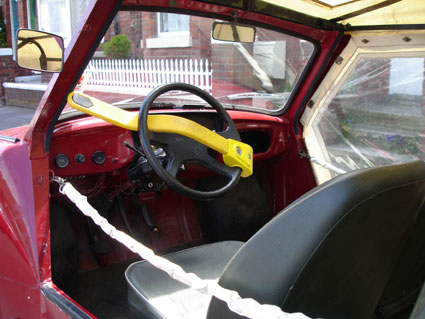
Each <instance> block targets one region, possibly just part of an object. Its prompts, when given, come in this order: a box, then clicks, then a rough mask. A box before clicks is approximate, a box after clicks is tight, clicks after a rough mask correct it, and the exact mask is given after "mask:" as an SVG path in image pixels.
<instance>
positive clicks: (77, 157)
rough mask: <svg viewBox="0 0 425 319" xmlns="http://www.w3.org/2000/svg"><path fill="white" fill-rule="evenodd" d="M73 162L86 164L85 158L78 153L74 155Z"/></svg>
mask: <svg viewBox="0 0 425 319" xmlns="http://www.w3.org/2000/svg"><path fill="white" fill-rule="evenodd" d="M75 161H76V162H77V163H80V164H83V163H85V162H86V157H85V156H84V155H83V154H80V153H78V154H77V155H75Z"/></svg>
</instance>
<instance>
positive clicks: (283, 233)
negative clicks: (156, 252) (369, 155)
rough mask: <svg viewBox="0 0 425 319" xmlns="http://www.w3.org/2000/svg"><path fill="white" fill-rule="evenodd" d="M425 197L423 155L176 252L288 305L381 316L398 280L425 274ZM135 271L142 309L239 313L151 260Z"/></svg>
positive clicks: (330, 313)
mask: <svg viewBox="0 0 425 319" xmlns="http://www.w3.org/2000/svg"><path fill="white" fill-rule="evenodd" d="M424 195H425V163H424V162H414V163H409V164H403V165H397V166H388V167H381V168H373V169H365V170H358V171H353V172H350V173H347V174H344V175H341V176H338V177H336V178H334V179H333V180H331V181H329V182H327V183H324V184H322V185H320V186H318V187H316V188H315V189H313V190H312V191H310V192H308V193H307V194H305V195H304V196H302V197H301V198H299V199H298V200H296V201H295V202H294V203H292V204H291V205H290V206H288V207H287V208H286V209H285V210H283V211H282V212H281V213H279V214H278V215H277V216H276V217H274V218H273V219H272V220H271V221H270V222H269V223H268V224H266V225H265V226H264V227H263V228H262V229H261V230H260V231H258V232H257V233H256V234H255V235H254V236H253V237H252V238H251V239H250V240H249V241H247V242H246V243H244V244H242V243H240V242H219V243H214V244H209V245H205V246H198V247H195V248H192V249H188V250H184V251H180V252H177V253H174V254H172V255H170V256H168V258H169V259H170V260H171V261H174V262H176V263H178V264H180V265H181V266H182V267H183V269H185V270H186V271H189V272H194V273H196V274H198V275H199V276H200V277H201V278H205V279H212V280H214V279H218V280H219V283H220V284H221V285H222V286H223V287H226V288H229V289H233V290H236V291H237V292H239V294H240V295H241V296H242V297H250V298H254V299H255V300H257V301H258V302H260V303H267V304H273V305H277V306H279V307H281V308H282V309H283V310H284V311H286V312H303V313H304V314H306V315H307V316H310V317H321V318H373V317H374V315H375V313H376V311H377V309H378V308H379V306H380V305H381V306H382V300H381V297H382V298H384V299H385V300H391V298H392V297H394V296H397V294H399V293H400V291H398V290H397V289H396V288H397V287H398V286H402V287H401V288H400V289H405V290H406V289H407V290H409V289H413V288H412V287H413V286H414V285H417V283H418V282H420V283H422V282H423V280H424V278H423V277H424V274H423V273H424V272H423V271H418V270H417V268H418V265H411V263H410V261H412V260H413V261H415V262H417V261H420V260H422V261H423V260H424V258H423V256H422V255H423V251H422V250H421V247H423V245H418V244H415V243H413V242H417V241H419V242H421V243H423V242H424V237H425V235H423V234H425V232H423V231H422V229H423V228H421V227H422V226H423V225H424V223H423V222H421V220H423V219H424V217H423V216H424V209H423V206H424V199H425V196H424ZM418 216H419V217H418ZM418 223H421V224H418ZM418 225H419V226H418ZM418 229H419V230H418ZM412 234H413V235H412ZM410 245H412V246H414V247H416V248H412V249H410V250H409V247H410ZM412 250H413V251H412ZM405 255H407V256H409V258H410V259H409V258H407V259H408V260H407V261H404V259H403V256H405ZM417 255H419V256H420V257H417ZM424 267H425V265H423V262H422V269H423V268H424ZM412 270H414V274H412ZM402 274H405V275H408V276H413V277H415V278H414V279H412V280H408V281H409V282H412V284H406V283H405V284H397V283H402V282H405V278H403V275H402ZM126 278H127V283H128V289H129V303H130V305H131V307H132V308H133V309H134V311H135V312H136V313H137V316H138V317H146V318H167V317H169V318H203V317H205V316H206V317H208V318H239V316H238V315H236V314H235V313H233V312H231V311H230V310H229V309H228V307H227V305H226V304H225V303H223V302H222V301H219V300H217V299H215V298H212V300H210V299H211V298H209V297H205V296H203V295H202V294H200V293H198V292H196V291H192V290H190V289H188V288H186V287H185V286H184V285H182V284H179V283H176V282H175V281H174V280H173V279H171V278H170V277H168V276H167V275H166V274H165V273H162V272H161V271H159V270H156V269H155V268H154V267H153V266H151V265H150V264H149V263H148V262H144V261H142V262H137V263H134V264H132V265H130V267H129V268H128V269H127V271H126ZM391 281H394V282H396V284H391ZM413 283H415V284H413ZM406 285H407V286H408V287H407V286H406Z"/></svg>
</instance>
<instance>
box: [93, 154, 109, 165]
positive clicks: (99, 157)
mask: <svg viewBox="0 0 425 319" xmlns="http://www.w3.org/2000/svg"><path fill="white" fill-rule="evenodd" d="M91 158H92V160H93V162H94V163H95V164H97V165H101V164H103V163H105V161H106V155H105V153H103V152H102V151H96V152H94V153H93V155H92V157H91Z"/></svg>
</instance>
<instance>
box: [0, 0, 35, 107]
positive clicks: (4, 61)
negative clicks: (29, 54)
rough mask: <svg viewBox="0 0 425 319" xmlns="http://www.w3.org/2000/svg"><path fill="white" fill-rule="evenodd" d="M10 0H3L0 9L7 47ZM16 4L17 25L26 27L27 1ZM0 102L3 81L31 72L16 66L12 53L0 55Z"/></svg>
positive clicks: (9, 45)
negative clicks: (5, 31) (4, 26)
mask: <svg viewBox="0 0 425 319" xmlns="http://www.w3.org/2000/svg"><path fill="white" fill-rule="evenodd" d="M10 1H12V0H6V1H3V6H2V7H1V10H3V18H4V22H5V25H6V29H7V44H8V47H9V48H12V33H11V30H12V26H11V21H10V4H9V3H10ZM17 4H18V15H19V27H20V28H27V27H28V21H27V2H26V0H21V1H19V2H17ZM0 67H1V72H0V86H1V88H0V102H4V98H5V93H6V92H5V89H4V88H3V82H14V80H15V77H17V76H24V75H30V74H31V72H30V71H29V70H25V69H22V68H20V67H18V66H17V65H16V63H15V61H13V56H12V55H3V56H0Z"/></svg>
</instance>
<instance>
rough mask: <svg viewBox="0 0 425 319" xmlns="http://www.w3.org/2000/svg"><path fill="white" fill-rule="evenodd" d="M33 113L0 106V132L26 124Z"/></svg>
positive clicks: (21, 108) (20, 108)
mask: <svg viewBox="0 0 425 319" xmlns="http://www.w3.org/2000/svg"><path fill="white" fill-rule="evenodd" d="M34 112H35V110H34V109H29V108H23V107H17V106H8V105H0V131H1V130H5V129H8V128H12V127H17V126H21V125H24V124H28V123H29V122H30V121H31V119H32V117H33V115H34Z"/></svg>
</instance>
